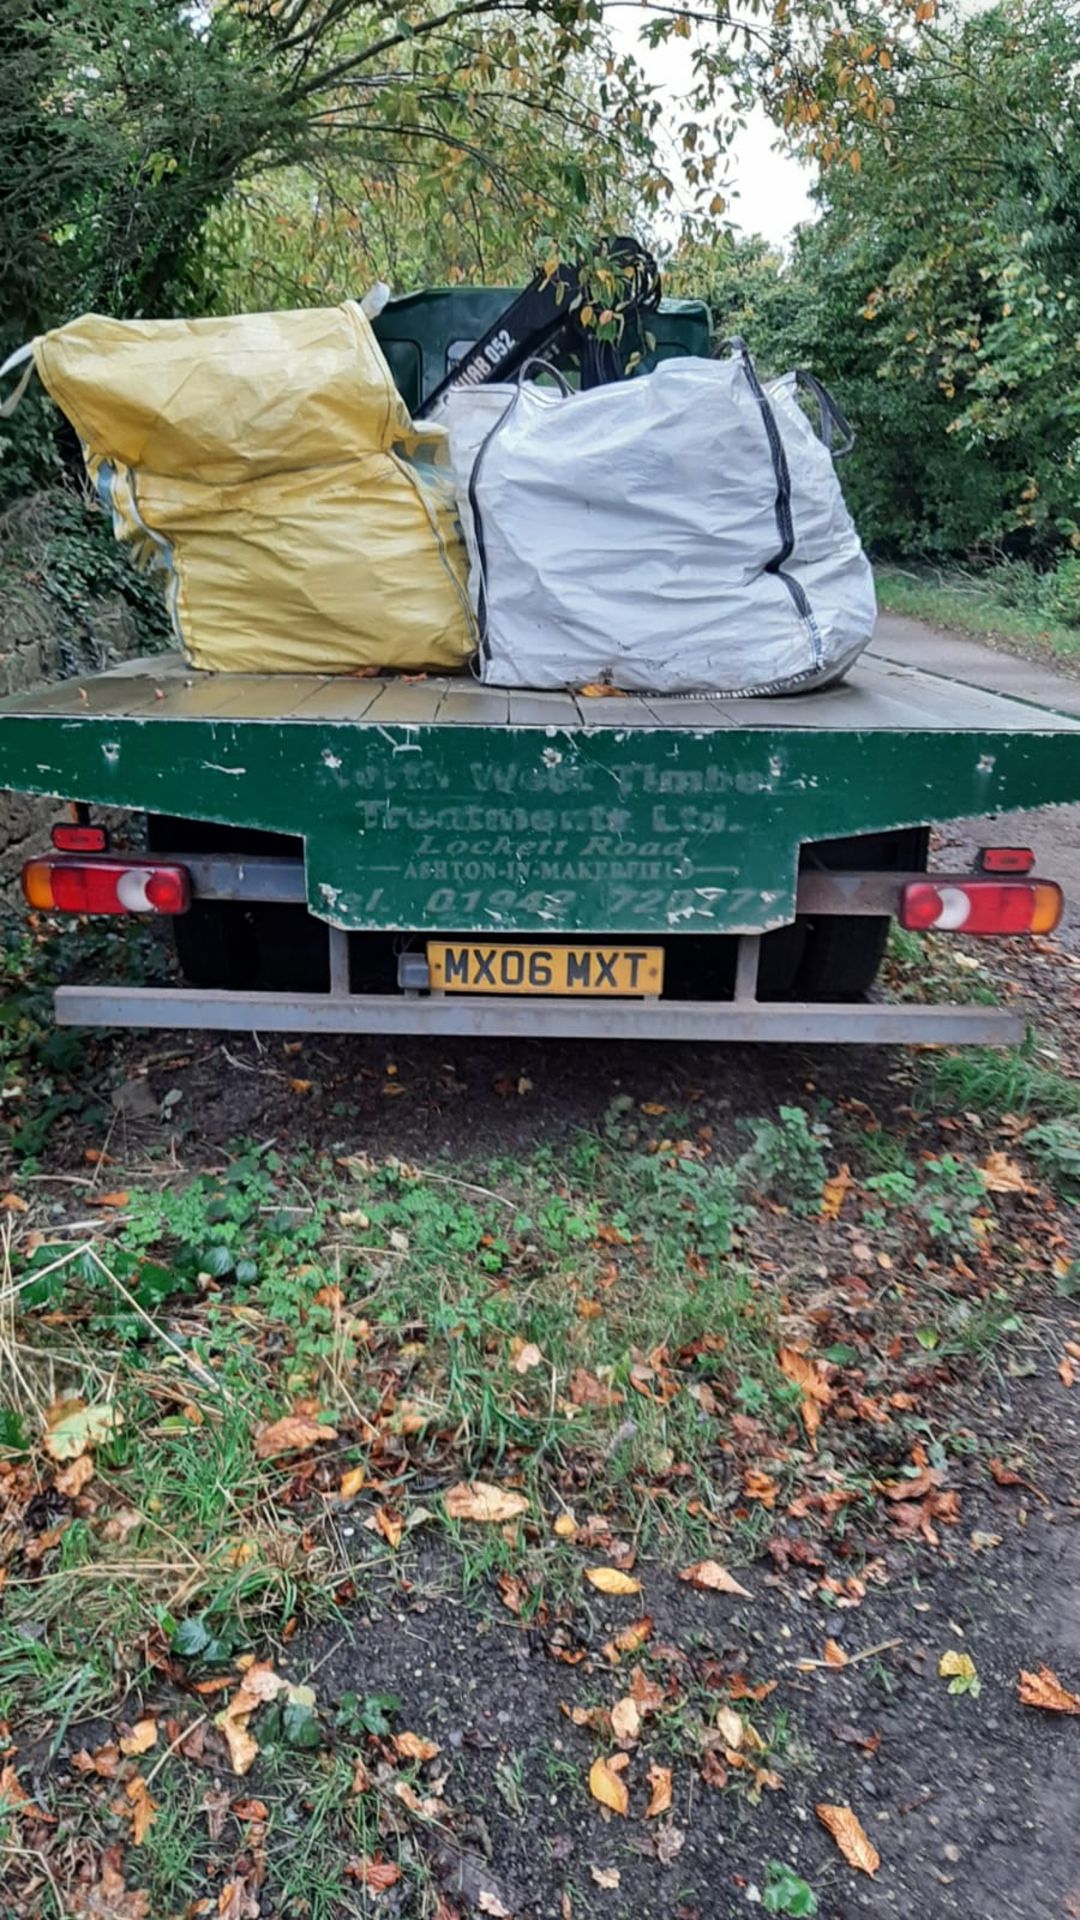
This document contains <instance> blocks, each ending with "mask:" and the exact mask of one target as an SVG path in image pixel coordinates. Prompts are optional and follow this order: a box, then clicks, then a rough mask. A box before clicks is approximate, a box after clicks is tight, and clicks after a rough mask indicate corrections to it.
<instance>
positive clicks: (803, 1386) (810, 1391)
mask: <svg viewBox="0 0 1080 1920" xmlns="http://www.w3.org/2000/svg"><path fill="white" fill-rule="evenodd" d="M779 1359H780V1371H781V1373H782V1374H783V1375H784V1376H785V1378H786V1379H788V1380H790V1381H791V1382H792V1383H793V1384H794V1385H795V1386H797V1387H798V1389H799V1391H800V1393H801V1394H802V1405H801V1406H800V1408H799V1412H800V1413H801V1415H802V1423H803V1426H804V1427H805V1428H806V1437H807V1439H808V1440H809V1441H810V1444H811V1446H815V1447H816V1445H817V1431H818V1428H819V1426H820V1425H821V1410H822V1408H823V1407H827V1406H829V1405H830V1404H831V1402H832V1388H831V1387H830V1385H829V1383H828V1381H827V1380H826V1378H825V1376H824V1374H823V1373H822V1371H821V1369H820V1367H819V1366H818V1365H817V1362H816V1361H814V1360H811V1359H810V1358H809V1357H808V1356H807V1355H806V1354H805V1353H799V1352H798V1351H797V1349H796V1348H795V1347H781V1349H780V1354H779Z"/></svg>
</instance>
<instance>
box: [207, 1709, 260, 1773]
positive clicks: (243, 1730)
mask: <svg viewBox="0 0 1080 1920" xmlns="http://www.w3.org/2000/svg"><path fill="white" fill-rule="evenodd" d="M214 1724H215V1726H218V1727H220V1729H221V1732H222V1733H223V1734H224V1735H225V1742H226V1745H227V1746H228V1749H229V1765H230V1766H231V1767H232V1770H233V1772H234V1773H235V1774H238V1775H243V1774H245V1773H249V1772H250V1771H251V1768H252V1767H253V1766H254V1765H255V1761H256V1759H257V1757H258V1752H259V1743H258V1741H257V1740H256V1738H255V1735H254V1734H253V1733H249V1732H248V1721H247V1715H246V1714H243V1715H241V1716H239V1717H235V1718H233V1719H231V1720H229V1719H225V1718H224V1717H223V1716H222V1715H221V1714H219V1715H218V1717H217V1720H216V1721H215V1723H214Z"/></svg>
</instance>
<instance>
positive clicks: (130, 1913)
mask: <svg viewBox="0 0 1080 1920" xmlns="http://www.w3.org/2000/svg"><path fill="white" fill-rule="evenodd" d="M122 1858H123V1854H122V1851H121V1849H120V1848H119V1847H109V1848H108V1849H107V1851H106V1852H105V1853H103V1854H102V1856H101V1862H100V1866H99V1869H98V1878H97V1879H96V1880H94V1881H89V1880H78V1881H76V1882H75V1885H74V1886H73V1887H72V1889H71V1891H70V1893H69V1894H68V1896H67V1898H68V1908H69V1911H70V1912H71V1913H72V1914H74V1915H76V1916H77V1920H149V1916H150V1895H149V1894H148V1893H146V1892H145V1891H144V1890H143V1889H142V1888H139V1889H134V1888H129V1887H128V1886H127V1885H126V1883H125V1881H124V1876H123V1873H122V1872H121V1869H120V1862H121V1860H122Z"/></svg>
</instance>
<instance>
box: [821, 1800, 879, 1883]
mask: <svg viewBox="0 0 1080 1920" xmlns="http://www.w3.org/2000/svg"><path fill="white" fill-rule="evenodd" d="M814 1812H815V1813H816V1814H817V1817H818V1819H819V1820H820V1821H821V1824H822V1826H823V1827H824V1828H825V1829H826V1831H827V1832H829V1833H831V1834H832V1837H833V1839H834V1840H835V1841H836V1844H837V1846H838V1847H839V1849H840V1851H841V1853H842V1854H843V1856H844V1859H845V1860H846V1861H847V1863H848V1866H849V1867H857V1868H858V1870H859V1872H860V1873H876V1872H877V1870H878V1868H879V1867H880V1865H881V1855H880V1854H879V1852H878V1850H877V1848H876V1847H875V1846H874V1844H873V1842H872V1841H871V1839H870V1836H869V1834H867V1833H866V1831H865V1830H864V1828H863V1826H862V1825H861V1823H860V1821H859V1819H858V1816H857V1815H856V1814H854V1813H853V1812H852V1810H851V1808H850V1807H830V1806H828V1805H825V1804H824V1803H823V1804H822V1805H821V1806H817V1807H815V1808H814Z"/></svg>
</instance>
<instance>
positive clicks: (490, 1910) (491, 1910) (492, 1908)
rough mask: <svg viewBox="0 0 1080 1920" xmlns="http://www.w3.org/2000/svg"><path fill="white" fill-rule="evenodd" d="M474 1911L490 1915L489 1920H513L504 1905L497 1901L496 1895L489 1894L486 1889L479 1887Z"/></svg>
mask: <svg viewBox="0 0 1080 1920" xmlns="http://www.w3.org/2000/svg"><path fill="white" fill-rule="evenodd" d="M476 1911H477V1913H487V1914H490V1915H491V1920H514V1916H513V1914H512V1913H511V1911H510V1909H509V1907H508V1906H507V1905H506V1903H505V1902H504V1901H502V1900H500V1899H499V1896H498V1894H497V1893H491V1892H490V1891H489V1890H488V1888H487V1887H481V1889H480V1892H479V1894H478V1895H477V1900H476Z"/></svg>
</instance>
